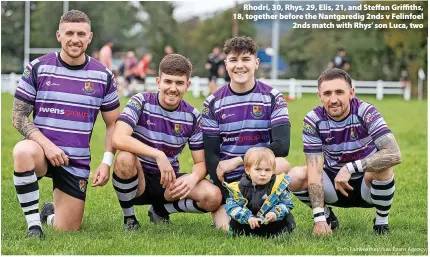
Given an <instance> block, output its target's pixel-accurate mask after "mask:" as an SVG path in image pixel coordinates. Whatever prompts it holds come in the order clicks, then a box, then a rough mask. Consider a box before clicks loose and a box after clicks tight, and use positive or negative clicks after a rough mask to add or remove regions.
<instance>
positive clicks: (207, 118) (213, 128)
mask: <svg viewBox="0 0 430 257" xmlns="http://www.w3.org/2000/svg"><path fill="white" fill-rule="evenodd" d="M213 100H214V97H213V95H211V96H210V97H208V98H207V99H206V101H205V102H204V103H203V110H202V131H203V135H206V136H218V135H219V124H218V121H217V119H216V117H215V111H214V108H213V104H210V103H211V101H213Z"/></svg>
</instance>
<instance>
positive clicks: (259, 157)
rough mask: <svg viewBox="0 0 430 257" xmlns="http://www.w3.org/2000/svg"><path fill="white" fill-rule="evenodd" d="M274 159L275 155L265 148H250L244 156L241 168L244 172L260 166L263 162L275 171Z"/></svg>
mask: <svg viewBox="0 0 430 257" xmlns="http://www.w3.org/2000/svg"><path fill="white" fill-rule="evenodd" d="M275 158H276V157H275V154H273V152H272V150H270V149H269V148H267V147H252V148H250V149H249V150H248V151H247V152H246V154H245V157H244V160H243V166H244V167H245V170H249V169H250V168H251V167H253V166H255V165H258V164H260V162H261V161H263V160H264V161H266V162H267V163H269V165H270V166H272V168H273V170H275V168H276V159H275Z"/></svg>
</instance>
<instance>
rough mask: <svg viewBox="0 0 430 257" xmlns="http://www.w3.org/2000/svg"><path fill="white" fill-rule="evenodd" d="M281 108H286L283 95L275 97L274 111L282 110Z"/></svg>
mask: <svg viewBox="0 0 430 257" xmlns="http://www.w3.org/2000/svg"><path fill="white" fill-rule="evenodd" d="M283 107H287V102H286V101H285V99H284V96H283V95H279V96H278V97H276V107H275V109H279V108H283Z"/></svg>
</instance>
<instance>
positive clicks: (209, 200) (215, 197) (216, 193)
mask: <svg viewBox="0 0 430 257" xmlns="http://www.w3.org/2000/svg"><path fill="white" fill-rule="evenodd" d="M221 201H222V194H221V190H220V189H219V188H218V187H217V186H214V185H212V186H211V187H208V189H207V190H206V192H205V194H204V196H203V200H202V201H201V205H202V206H201V207H202V208H203V209H205V210H207V211H210V212H213V211H216V210H217V209H218V208H219V206H220V205H221Z"/></svg>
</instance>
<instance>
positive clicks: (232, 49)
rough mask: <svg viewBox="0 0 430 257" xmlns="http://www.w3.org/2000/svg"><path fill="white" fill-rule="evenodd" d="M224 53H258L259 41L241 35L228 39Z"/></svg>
mask: <svg viewBox="0 0 430 257" xmlns="http://www.w3.org/2000/svg"><path fill="white" fill-rule="evenodd" d="M223 50H224V53H225V54H226V55H228V54H230V53H233V54H242V53H250V54H252V55H256V54H257V51H258V46H257V43H256V42H255V41H254V39H252V38H251V37H246V36H240V37H234V38H231V39H228V40H226V41H225V42H224V49H223Z"/></svg>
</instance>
